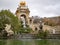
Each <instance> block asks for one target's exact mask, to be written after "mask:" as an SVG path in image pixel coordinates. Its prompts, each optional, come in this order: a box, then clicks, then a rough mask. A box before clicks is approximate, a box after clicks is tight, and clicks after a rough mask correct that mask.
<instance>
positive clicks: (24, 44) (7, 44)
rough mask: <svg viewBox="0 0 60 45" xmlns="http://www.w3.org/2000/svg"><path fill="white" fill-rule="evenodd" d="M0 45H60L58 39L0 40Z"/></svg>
mask: <svg viewBox="0 0 60 45" xmlns="http://www.w3.org/2000/svg"><path fill="white" fill-rule="evenodd" d="M0 45H60V40H59V39H49V40H48V39H47V40H46V39H45V40H44V39H20V40H16V39H8V40H0Z"/></svg>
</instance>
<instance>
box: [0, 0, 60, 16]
mask: <svg viewBox="0 0 60 45" xmlns="http://www.w3.org/2000/svg"><path fill="white" fill-rule="evenodd" d="M20 1H21V0H0V10H2V9H10V10H11V12H13V13H15V11H16V9H17V7H18V5H19V2H20ZM25 1H26V2H27V5H28V7H29V10H30V16H40V17H51V16H59V15H60V0H25Z"/></svg>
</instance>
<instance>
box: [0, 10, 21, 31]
mask: <svg viewBox="0 0 60 45" xmlns="http://www.w3.org/2000/svg"><path fill="white" fill-rule="evenodd" d="M5 24H11V26H12V30H13V31H14V32H15V31H18V30H19V29H20V25H21V24H20V22H19V21H18V18H17V17H16V16H15V15H14V14H13V13H11V12H10V10H1V11H0V31H1V30H3V29H4V27H5Z"/></svg>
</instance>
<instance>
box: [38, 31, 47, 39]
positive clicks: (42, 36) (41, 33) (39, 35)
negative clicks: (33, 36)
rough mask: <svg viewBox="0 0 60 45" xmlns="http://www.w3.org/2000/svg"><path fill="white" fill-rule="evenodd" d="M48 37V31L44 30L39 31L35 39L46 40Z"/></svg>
mask: <svg viewBox="0 0 60 45" xmlns="http://www.w3.org/2000/svg"><path fill="white" fill-rule="evenodd" d="M47 36H48V31H47V30H45V31H43V30H42V31H39V33H38V35H37V38H43V39H44V38H46V37H47Z"/></svg>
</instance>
